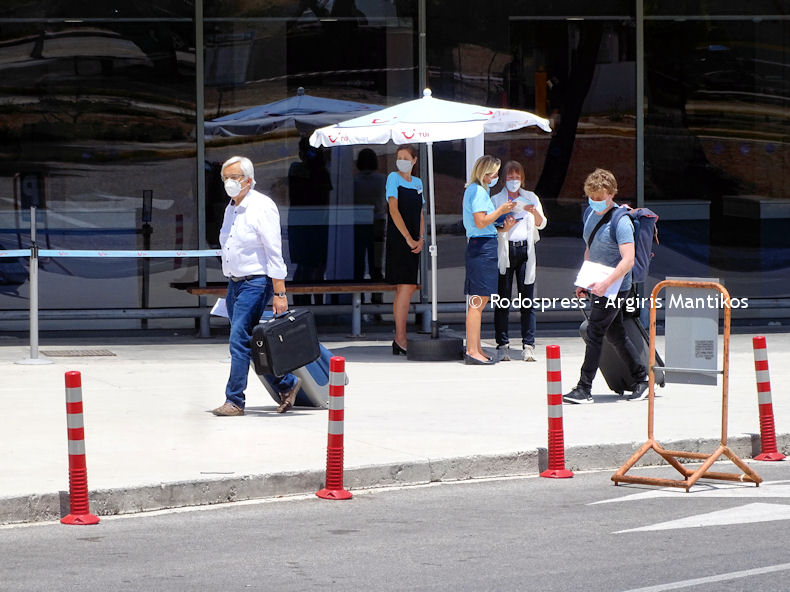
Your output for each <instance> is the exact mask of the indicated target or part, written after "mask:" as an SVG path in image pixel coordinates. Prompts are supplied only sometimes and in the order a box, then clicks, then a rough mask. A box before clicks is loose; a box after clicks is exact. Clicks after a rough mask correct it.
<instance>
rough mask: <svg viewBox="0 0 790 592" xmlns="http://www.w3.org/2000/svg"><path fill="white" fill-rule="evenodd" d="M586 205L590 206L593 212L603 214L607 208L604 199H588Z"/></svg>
mask: <svg viewBox="0 0 790 592" xmlns="http://www.w3.org/2000/svg"><path fill="white" fill-rule="evenodd" d="M587 203H589V204H590V208H592V211H593V212H598V213H601V212H603V211H604V210H605V209H606V208H607V207H609V206H608V204H607V203H606V200H605V199H604V200H602V201H595V200H594V199H591V198H589V197H588V198H587Z"/></svg>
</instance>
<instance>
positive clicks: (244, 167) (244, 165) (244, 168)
mask: <svg viewBox="0 0 790 592" xmlns="http://www.w3.org/2000/svg"><path fill="white" fill-rule="evenodd" d="M237 162H238V163H239V165H241V172H242V173H244V176H245V177H247V178H248V179H250V180H251V181H252V186H251V187H250V189H252V188H253V187H255V167H253V166H252V161H251V160H250V159H249V158H247V157H246V156H231V157H230V158H229V159H228V160H226V161H225V162H224V163H222V169H221V170H220V172H222V171H224V170H225V168H226V167H228V166H230V165H232V164H235V163H237Z"/></svg>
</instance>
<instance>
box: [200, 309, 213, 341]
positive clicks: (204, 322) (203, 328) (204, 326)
mask: <svg viewBox="0 0 790 592" xmlns="http://www.w3.org/2000/svg"><path fill="white" fill-rule="evenodd" d="M209 320H210V319H209V313H208V312H204V313H203V314H201V315H200V336H201V337H211V328H210V326H209Z"/></svg>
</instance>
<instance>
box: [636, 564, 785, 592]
mask: <svg viewBox="0 0 790 592" xmlns="http://www.w3.org/2000/svg"><path fill="white" fill-rule="evenodd" d="M787 570H790V563H780V564H778V565H769V566H767V567H757V568H754V569H745V570H742V571H731V572H730V573H725V574H719V575H717V576H707V577H704V578H694V579H693V580H681V581H679V582H671V583H669V584H659V585H657V586H648V587H646V588H633V589H631V590H625V591H624V592H664V591H665V590H679V589H681V588H691V587H692V586H697V585H704V584H711V583H713V582H726V581H728V580H737V579H738V578H748V577H750V576H759V575H762V574H768V573H776V572H778V571H787Z"/></svg>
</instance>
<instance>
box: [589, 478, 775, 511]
mask: <svg viewBox="0 0 790 592" xmlns="http://www.w3.org/2000/svg"><path fill="white" fill-rule="evenodd" d="M620 487H626V486H624V485H621V486H620ZM629 487H630V486H629ZM659 497H675V498H677V499H698V498H701V497H723V498H729V497H740V498H790V480H783V481H764V482H763V483H760V487H755V485H754V484H753V483H744V484H740V483H709V482H705V483H702V484H700V483H697V484H695V485H694V486H693V487H692V488H691V490H690V491H689V492H688V493H686V490H685V489H681V488H679V487H665V488H662V489H651V490H649V491H642V492H640V493H635V494H633V495H626V496H623V497H616V498H611V499H605V500H601V501H598V502H592V503H591V504H590V505H595V504H611V503H614V502H627V501H638V500H644V499H653V498H659Z"/></svg>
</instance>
